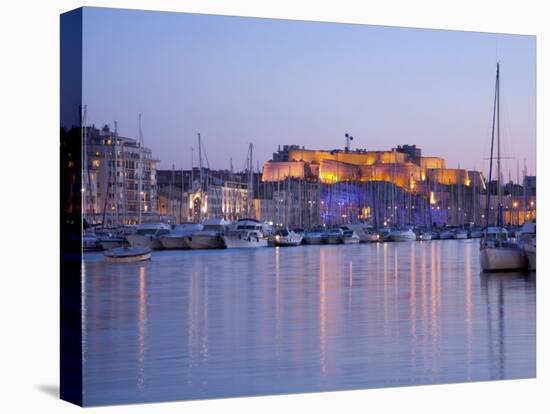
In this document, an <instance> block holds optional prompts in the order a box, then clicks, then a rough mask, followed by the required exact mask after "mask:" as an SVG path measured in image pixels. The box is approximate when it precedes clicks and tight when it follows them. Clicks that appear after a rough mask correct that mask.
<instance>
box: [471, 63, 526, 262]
mask: <svg viewBox="0 0 550 414" xmlns="http://www.w3.org/2000/svg"><path fill="white" fill-rule="evenodd" d="M499 74H500V64H499V63H497V71H496V83H495V101H494V107H493V129H492V134H491V156H490V163H489V180H488V182H491V181H492V172H493V170H492V166H493V146H494V143H495V131H496V138H497V142H496V144H497V197H498V204H497V209H496V214H495V221H496V226H494V227H491V226H490V225H489V212H490V211H489V206H490V197H491V196H490V194H491V193H490V191H487V202H486V213H485V217H486V220H487V228H486V229H485V232H484V234H483V237H482V238H481V240H480V245H479V263H480V266H481V268H482V269H483V270H486V271H495V270H520V269H525V268H526V267H527V258H526V257H525V253H524V251H523V250H522V249H521V248H520V246H519V244H518V243H516V242H513V241H511V240H510V239H509V238H508V231H507V230H506V229H505V228H504V225H503V221H504V220H503V217H504V214H503V206H502V182H501V179H502V172H501V165H500V160H501V158H500V75H499ZM495 125H496V129H495Z"/></svg>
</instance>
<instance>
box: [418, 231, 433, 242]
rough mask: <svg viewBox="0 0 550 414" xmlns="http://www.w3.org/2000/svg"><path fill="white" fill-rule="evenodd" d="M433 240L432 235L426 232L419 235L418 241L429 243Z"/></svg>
mask: <svg viewBox="0 0 550 414" xmlns="http://www.w3.org/2000/svg"><path fill="white" fill-rule="evenodd" d="M431 239H432V233H430V232H429V231H424V232H421V233H419V234H418V240H420V241H429V240H431Z"/></svg>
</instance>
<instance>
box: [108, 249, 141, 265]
mask: <svg viewBox="0 0 550 414" xmlns="http://www.w3.org/2000/svg"><path fill="white" fill-rule="evenodd" d="M103 254H104V255H105V259H106V260H107V261H108V262H112V263H132V262H140V261H143V260H149V259H150V258H151V249H150V248H148V247H142V246H135V247H116V248H114V249H109V250H106V251H105V252H103Z"/></svg>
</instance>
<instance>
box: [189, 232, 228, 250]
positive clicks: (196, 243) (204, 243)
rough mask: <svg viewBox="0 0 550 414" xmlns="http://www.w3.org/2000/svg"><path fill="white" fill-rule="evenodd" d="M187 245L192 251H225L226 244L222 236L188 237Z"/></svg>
mask: <svg viewBox="0 0 550 414" xmlns="http://www.w3.org/2000/svg"><path fill="white" fill-rule="evenodd" d="M185 243H186V244H187V246H189V248H190V249H223V248H225V242H224V240H223V238H222V236H221V235H216V236H213V235H208V236H204V235H194V236H187V237H186V238H185Z"/></svg>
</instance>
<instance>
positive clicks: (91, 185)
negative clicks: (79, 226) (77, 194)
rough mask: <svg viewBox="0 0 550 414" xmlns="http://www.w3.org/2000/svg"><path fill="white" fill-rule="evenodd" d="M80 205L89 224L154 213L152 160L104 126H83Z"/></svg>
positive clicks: (145, 151)
mask: <svg viewBox="0 0 550 414" xmlns="http://www.w3.org/2000/svg"><path fill="white" fill-rule="evenodd" d="M83 139H84V142H85V146H84V148H85V154H84V168H83V180H82V181H83V189H82V192H83V205H84V217H85V218H86V220H87V221H88V222H89V223H91V224H99V223H103V224H104V225H105V226H118V225H126V224H136V223H138V222H140V221H144V220H148V219H152V218H154V217H156V216H158V210H157V184H156V164H157V162H158V160H156V159H155V158H154V157H153V155H152V152H151V150H150V149H149V148H145V147H144V146H142V145H141V144H140V143H139V142H138V141H137V140H135V139H133V138H128V137H122V136H120V135H119V134H118V133H117V132H116V131H112V130H111V129H110V128H109V127H108V126H107V125H105V126H104V127H103V128H102V129H97V128H95V126H90V127H86V128H84V138H83Z"/></svg>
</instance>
